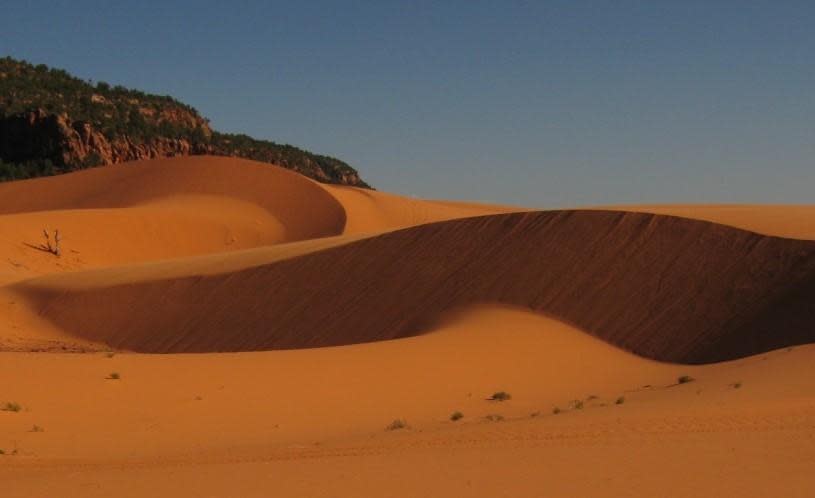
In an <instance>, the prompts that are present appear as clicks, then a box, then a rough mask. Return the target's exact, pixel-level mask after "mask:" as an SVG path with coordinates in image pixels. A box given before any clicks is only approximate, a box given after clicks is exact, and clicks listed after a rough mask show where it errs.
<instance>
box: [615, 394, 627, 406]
mask: <svg viewBox="0 0 815 498" xmlns="http://www.w3.org/2000/svg"><path fill="white" fill-rule="evenodd" d="M623 403H625V396H620V397H619V398H617V399H616V400H614V404H615V405H622V404H623Z"/></svg>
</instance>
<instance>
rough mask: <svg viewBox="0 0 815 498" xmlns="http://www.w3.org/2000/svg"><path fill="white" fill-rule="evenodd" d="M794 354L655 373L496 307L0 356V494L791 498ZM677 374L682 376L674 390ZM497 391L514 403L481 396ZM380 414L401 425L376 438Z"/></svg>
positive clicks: (799, 395) (800, 425)
mask: <svg viewBox="0 0 815 498" xmlns="http://www.w3.org/2000/svg"><path fill="white" fill-rule="evenodd" d="M508 324H511V326H508ZM813 355H815V350H813V348H812V347H809V346H808V347H802V348H800V349H796V350H793V351H792V352H788V351H779V352H774V353H770V354H768V355H765V356H762V357H754V358H748V359H744V360H739V361H736V362H732V363H725V364H718V365H710V366H704V367H685V366H677V365H668V364H659V363H655V362H650V361H648V360H644V359H641V358H638V357H636V356H632V355H629V354H627V353H624V352H622V351H619V350H615V349H614V348H612V347H610V346H608V345H606V344H604V343H602V342H600V341H597V340H595V339H592V338H590V337H589V336H587V335H586V334H584V333H582V332H581V331H578V330H575V329H573V328H571V327H569V326H567V325H564V324H562V323H559V322H556V321H552V320H550V319H547V318H544V317H540V316H536V315H533V314H530V313H528V312H523V311H517V310H505V309H500V308H476V309H471V310H467V311H466V312H465V313H463V314H460V315H457V316H454V317H451V318H450V320H449V321H448V322H446V323H444V324H442V325H440V326H439V327H437V328H436V329H435V333H433V334H429V335H423V336H421V337H415V338H409V339H401V340H398V341H389V342H382V343H376V344H363V345H355V346H346V347H340V348H327V349H314V350H302V351H278V352H267V353H241V354H221V355H181V356H177V355H169V356H150V355H133V354H120V355H116V356H114V357H113V358H107V357H105V356H104V355H102V354H93V355H55V354H45V353H40V354H32V353H6V354H5V358H4V361H3V362H2V364H0V376H2V377H3V378H10V377H14V378H16V379H17V382H15V383H14V384H13V385H11V386H8V387H7V388H5V390H4V391H5V392H4V395H5V396H6V397H7V398H9V399H11V400H14V401H17V402H19V403H21V404H22V405H23V407H24V408H23V410H22V411H21V412H18V413H10V412H0V448H4V449H6V450H7V451H13V449H15V448H16V449H17V451H18V453H17V454H16V455H12V456H6V457H3V461H2V462H3V465H2V466H0V480H2V482H4V488H5V489H6V491H7V492H10V493H11V495H12V496H21V497H25V496H43V495H47V494H48V493H50V492H53V490H59V491H60V492H61V493H63V494H67V495H73V494H78V493H79V494H82V495H83V496H109V495H110V494H111V493H114V494H117V495H121V496H145V495H147V494H153V495H158V496H200V495H201V494H204V495H207V493H208V495H209V496H234V495H235V494H236V493H237V494H239V495H241V496H265V495H266V494H267V493H268V492H269V488H270V487H271V486H273V488H274V489H275V492H276V493H281V494H282V495H285V496H359V495H360V493H361V494H362V495H365V496H382V495H387V496H423V495H427V496H438V495H439V494H442V495H454V496H503V495H507V496H540V492H541V490H546V492H547V496H575V493H576V494H577V495H580V496H595V495H596V496H599V495H606V496H607V495H608V493H611V494H612V495H614V496H628V495H631V496H642V495H643V493H644V494H646V495H651V496H653V495H659V496H691V495H693V494H694V493H696V494H697V495H698V493H699V492H702V494H701V495H702V496H706V495H707V494H706V493H708V492H723V491H726V490H728V489H729V490H731V491H730V492H737V493H738V494H739V495H742V496H767V495H768V493H769V494H771V495H772V494H776V493H783V495H784V496H806V493H808V492H810V493H811V492H812V491H815V481H813V480H812V479H811V477H810V476H811V470H812V464H813V462H815V445H813V440H812V437H813V434H815V427H814V426H813V425H814V424H815V422H813V420H815V419H813V417H815V388H814V387H813V385H812V383H811V382H809V379H811V378H812V374H813V373H815V372H813V362H812V359H813ZM21 370H26V372H27V375H25V376H19V375H18V372H20V371H21ZM112 371H117V372H119V373H120V374H121V379H120V380H106V379H105V377H106V376H107V375H108V374H109V373H110V372H112ZM384 372H387V374H386V375H383V373H384ZM682 374H691V375H692V376H694V377H695V378H696V379H697V380H696V381H695V382H692V383H689V384H685V385H674V384H675V379H676V378H677V376H679V375H682ZM734 382H741V387H740V388H738V389H737V388H734V387H733V386H732V384H733V383H734ZM158 386H161V387H160V388H159V387H158ZM497 390H506V391H508V392H510V393H511V394H512V395H513V399H512V400H510V401H507V402H501V403H499V402H492V401H486V400H485V399H484V398H485V397H487V396H489V395H490V394H491V393H492V392H494V391H497ZM594 396H596V398H593V397H594ZM619 396H624V397H625V402H624V403H623V404H622V405H616V404H614V400H616V399H617V398H618V397H619ZM575 399H580V400H583V402H584V407H583V409H582V410H576V409H573V408H570V402H571V401H572V400H575ZM555 406H557V407H560V408H561V409H562V410H563V412H562V413H560V414H558V415H553V414H552V409H553V407H555ZM455 410H460V411H461V412H462V413H463V414H464V418H463V419H462V420H461V421H459V422H455V423H454V422H451V421H449V420H448V417H449V415H450V414H451V413H452V412H453V411H455ZM492 414H500V415H502V416H503V417H504V418H505V420H504V421H501V422H490V421H488V420H486V419H485V418H484V417H485V416H487V415H492ZM532 414H536V416H535V417H532V416H531V415H532ZM394 418H406V419H407V421H408V423H409V425H410V428H409V429H406V430H402V431H392V432H388V431H385V430H383V428H384V426H385V425H387V424H388V423H389V422H390V421H391V420H393V419H394ZM34 425H38V426H40V427H42V428H43V432H30V431H31V428H32V427H33V426H34ZM688 452H692V453H691V454H692V455H693V457H692V458H688V457H687V453H688ZM417 475H421V476H423V478H422V479H416V476H417ZM44 476H47V477H46V478H45V479H43V477H44ZM771 477H773V478H771ZM125 483H127V485H124V484H125ZM396 483H399V485H398V486H395V484H396ZM734 490H735V491H734ZM796 493H798V494H796ZM714 494H716V493H714ZM725 494H727V493H725ZM776 495H777V494H776Z"/></svg>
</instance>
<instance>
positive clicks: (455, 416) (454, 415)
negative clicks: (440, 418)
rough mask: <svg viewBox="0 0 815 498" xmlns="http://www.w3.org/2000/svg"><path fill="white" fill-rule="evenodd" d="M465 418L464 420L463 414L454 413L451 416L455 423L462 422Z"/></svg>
mask: <svg viewBox="0 0 815 498" xmlns="http://www.w3.org/2000/svg"><path fill="white" fill-rule="evenodd" d="M463 418H464V414H463V413H461V412H453V414H452V415H450V420H452V421H453V422H455V421H457V420H461V419H463Z"/></svg>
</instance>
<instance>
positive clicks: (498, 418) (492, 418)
mask: <svg viewBox="0 0 815 498" xmlns="http://www.w3.org/2000/svg"><path fill="white" fill-rule="evenodd" d="M484 418H485V419H487V420H489V421H490V422H501V421H502V420H504V416H503V415H498V414H497V413H493V414H490V415H487V416H486V417H484Z"/></svg>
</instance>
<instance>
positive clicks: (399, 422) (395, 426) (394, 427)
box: [385, 418, 408, 431]
mask: <svg viewBox="0 0 815 498" xmlns="http://www.w3.org/2000/svg"><path fill="white" fill-rule="evenodd" d="M407 426H408V424H407V421H406V420H404V419H401V418H397V419H396V420H394V421H393V422H391V423H390V424H388V426H387V427H385V430H386V431H398V430H399V429H405V428H407Z"/></svg>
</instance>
